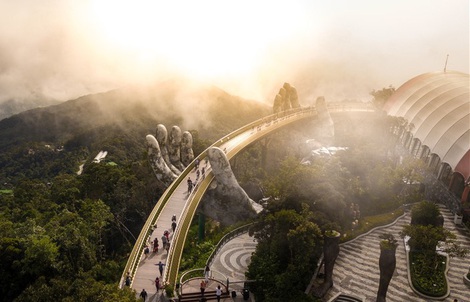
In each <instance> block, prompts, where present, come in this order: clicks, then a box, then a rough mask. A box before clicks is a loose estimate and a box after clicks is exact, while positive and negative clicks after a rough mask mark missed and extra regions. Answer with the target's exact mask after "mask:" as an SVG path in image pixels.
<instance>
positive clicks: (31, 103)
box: [0, 97, 60, 121]
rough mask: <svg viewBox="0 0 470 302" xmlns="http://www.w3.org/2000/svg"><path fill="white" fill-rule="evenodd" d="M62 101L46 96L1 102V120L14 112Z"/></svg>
mask: <svg viewBox="0 0 470 302" xmlns="http://www.w3.org/2000/svg"><path fill="white" fill-rule="evenodd" d="M59 103H60V101H57V100H49V99H45V98H41V97H38V98H32V99H28V100H19V99H10V100H6V101H3V102H1V103H0V121H1V120H3V119H4V118H7V117H10V116H12V115H14V114H17V113H20V112H23V111H26V110H30V109H34V108H38V107H45V106H50V105H56V104H59Z"/></svg>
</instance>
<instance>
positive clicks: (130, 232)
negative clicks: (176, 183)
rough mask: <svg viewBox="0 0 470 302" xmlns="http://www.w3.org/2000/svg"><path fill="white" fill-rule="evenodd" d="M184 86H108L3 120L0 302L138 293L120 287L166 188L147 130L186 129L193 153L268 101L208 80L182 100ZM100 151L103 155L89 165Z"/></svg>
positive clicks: (259, 112)
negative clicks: (152, 159) (151, 159)
mask: <svg viewBox="0 0 470 302" xmlns="http://www.w3.org/2000/svg"><path fill="white" fill-rule="evenodd" d="M182 87H183V86H182V85H181V83H178V82H172V83H165V84H162V85H160V86H158V85H157V86H156V87H151V88H145V89H144V88H142V89H124V90H120V91H119V90H116V91H110V92H107V93H102V94H96V95H89V96H84V97H81V98H79V99H76V100H71V101H68V102H64V103H61V104H59V105H56V106H51V107H44V108H37V109H34V110H30V111H28V112H23V113H21V114H18V115H15V116H11V117H9V118H7V119H4V120H1V121H0V255H2V257H0V258H1V259H0V271H1V272H2V274H1V276H0V282H2V283H1V284H2V286H1V288H0V295H1V297H2V298H1V300H5V301H11V300H15V299H16V300H18V301H53V300H55V301H134V300H135V295H134V294H133V293H132V292H131V291H130V290H128V289H125V290H119V289H118V287H117V285H118V282H119V279H120V277H121V274H122V271H123V267H124V265H125V262H126V261H127V256H128V254H129V252H130V250H131V248H132V246H133V244H134V242H135V238H136V237H137V236H138V234H139V232H140V230H141V227H142V225H143V223H144V221H145V219H146V218H147V216H148V214H149V213H150V211H151V209H152V208H153V206H154V204H155V202H156V201H157V200H158V198H159V196H160V195H161V193H162V192H163V190H164V189H165V188H164V187H163V186H162V184H160V183H158V182H157V180H156V179H155V177H154V175H153V172H152V171H151V169H150V167H149V165H148V162H147V158H146V146H145V136H146V135H147V134H153V133H154V132H155V127H156V125H157V124H158V123H162V124H164V125H166V126H167V127H171V126H173V125H179V126H180V127H181V128H182V129H183V130H188V127H189V131H191V133H192V134H193V139H194V145H193V149H194V152H195V154H199V153H200V152H201V151H203V150H204V149H205V148H206V147H207V146H208V145H209V144H210V143H212V142H213V141H214V140H215V139H217V138H219V137H221V136H223V135H225V134H227V133H229V132H230V131H232V130H235V129H236V128H237V127H239V126H241V125H244V124H246V123H248V122H251V121H253V120H255V119H257V118H259V117H260V116H263V115H264V114H266V113H267V109H268V106H264V105H262V104H259V103H254V102H249V101H246V100H242V99H240V98H238V97H234V96H231V95H229V94H227V93H225V92H223V91H221V90H218V89H216V88H213V87H200V88H197V89H194V91H193V92H194V94H191V93H190V92H189V91H185V93H187V95H191V96H192V102H186V100H184V101H183V104H184V106H183V105H182V104H181V103H180V100H179V94H180V90H181V89H182ZM188 93H189V94H188ZM196 109H198V110H196ZM195 112H197V113H196V114H195ZM212 123H217V127H215V126H214V124H212ZM194 128H196V129H197V130H194ZM100 150H105V151H107V152H108V155H107V157H106V158H105V159H104V160H103V161H101V162H100V163H92V160H93V157H94V156H95V155H96V154H97V153H98V152H99V151H100ZM80 167H82V168H83V169H81V168H80ZM80 170H82V171H81V174H80V173H78V171H80Z"/></svg>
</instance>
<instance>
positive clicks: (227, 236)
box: [206, 223, 253, 267]
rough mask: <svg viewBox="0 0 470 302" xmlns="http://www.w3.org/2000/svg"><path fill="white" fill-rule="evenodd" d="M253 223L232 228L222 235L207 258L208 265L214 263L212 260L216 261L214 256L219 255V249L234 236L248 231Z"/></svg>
mask: <svg viewBox="0 0 470 302" xmlns="http://www.w3.org/2000/svg"><path fill="white" fill-rule="evenodd" d="M252 225H253V223H249V224H245V225H243V226H241V227H238V228H236V229H234V230H232V231H231V232H229V233H227V234H225V235H224V237H222V238H221V239H220V240H219V242H218V243H217V245H216V246H215V247H214V249H213V250H212V253H211V254H210V256H209V258H207V261H206V266H208V267H210V266H211V265H212V261H214V258H215V256H216V255H217V253H218V252H219V250H220V249H221V248H222V247H223V246H224V245H225V244H226V243H227V242H229V241H230V240H232V239H233V238H235V237H237V236H240V235H241V234H244V233H246V232H248V229H249V228H250V226H252Z"/></svg>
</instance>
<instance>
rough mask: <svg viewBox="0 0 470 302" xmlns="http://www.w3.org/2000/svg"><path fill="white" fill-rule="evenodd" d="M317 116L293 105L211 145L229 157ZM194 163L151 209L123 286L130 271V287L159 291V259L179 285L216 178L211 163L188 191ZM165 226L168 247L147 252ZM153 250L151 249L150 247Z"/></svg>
mask: <svg viewBox="0 0 470 302" xmlns="http://www.w3.org/2000/svg"><path fill="white" fill-rule="evenodd" d="M328 110H329V112H330V113H334V112H354V111H356V112H370V111H374V109H373V108H372V107H371V106H370V105H369V104H365V103H333V104H329V107H328ZM316 116H317V111H316V110H315V108H314V107H309V108H298V109H292V110H289V111H284V112H282V113H279V114H274V115H270V116H267V117H264V118H262V119H259V120H257V121H255V122H253V123H250V124H248V125H245V126H244V127H242V128H240V129H238V130H236V131H234V132H232V133H230V134H229V135H227V136H225V137H223V138H222V139H221V140H219V141H217V142H216V143H214V144H213V145H212V146H211V147H219V148H221V149H222V150H226V155H227V158H228V159H230V158H232V157H233V156H235V155H236V154H237V153H238V152H240V151H241V150H243V149H244V148H245V147H246V146H248V145H250V144H251V143H253V142H255V141H257V140H259V139H261V138H263V137H264V136H266V135H268V134H270V133H272V132H274V131H276V130H279V129H280V128H282V127H284V126H287V125H289V124H291V123H294V122H297V121H300V120H302V119H305V118H312V117H316ZM206 155H207V150H205V151H204V152H202V153H201V154H200V155H199V156H198V157H197V159H199V161H200V163H201V164H200V166H204V165H205V159H206ZM195 160H196V159H195ZM194 164H195V161H193V162H192V163H191V164H190V165H189V166H188V167H187V168H186V169H185V170H184V171H183V172H182V173H181V175H180V176H179V177H178V178H177V179H176V180H175V181H173V183H172V184H171V185H170V186H169V187H168V188H167V190H166V191H165V192H164V193H163V195H162V196H161V198H160V199H159V201H158V202H157V204H156V205H155V207H154V209H153V210H152V212H151V213H150V215H149V217H148V219H147V221H146V222H145V224H144V226H143V228H142V231H141V233H140V235H139V237H138V238H137V241H136V243H135V245H134V248H133V250H132V252H131V254H130V256H129V259H128V262H127V264H126V267H125V269H124V271H123V274H122V277H121V282H120V286H121V287H122V286H124V280H125V278H126V275H127V274H129V275H130V276H131V280H132V281H131V287H132V288H133V289H135V290H136V292H137V294H139V293H140V291H141V290H142V289H143V288H144V289H145V290H146V291H147V292H148V293H149V296H150V298H152V295H154V294H155V292H156V289H155V283H154V280H155V278H156V277H157V276H160V273H159V270H158V265H157V264H158V263H159V262H160V261H161V262H162V263H163V264H165V265H164V271H163V274H162V276H161V277H160V283H161V284H164V283H165V284H168V285H169V286H171V287H173V288H174V287H175V286H176V282H177V275H178V270H179V263H180V260H181V255H182V252H183V247H184V243H185V240H186V236H187V231H188V229H189V226H190V224H191V221H192V219H193V217H194V214H195V212H196V208H197V206H198V204H199V202H200V200H201V197H202V196H203V195H204V192H205V191H206V189H207V188H208V186H209V184H210V182H211V181H212V179H213V174H212V171H211V169H210V164H209V165H208V166H207V168H206V178H205V179H204V180H202V181H200V182H199V183H198V184H197V186H196V188H195V189H193V191H192V193H191V194H188V192H187V183H186V180H187V178H188V177H191V179H192V180H195V179H196V173H195V169H194ZM173 215H176V217H177V227H176V230H175V232H172V230H171V217H172V216H173ZM154 225H157V228H156V229H154V230H153V226H154ZM165 230H168V231H169V232H170V241H171V245H170V248H169V250H168V251H166V250H162V249H159V251H158V252H157V253H155V254H154V253H152V251H151V252H150V254H148V255H145V254H144V247H145V245H149V247H151V246H152V245H151V243H152V241H153V240H154V238H158V240H159V242H160V247H161V237H162V235H163V232H164V231H165ZM150 250H152V249H151V248H150Z"/></svg>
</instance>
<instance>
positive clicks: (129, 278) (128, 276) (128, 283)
mask: <svg viewBox="0 0 470 302" xmlns="http://www.w3.org/2000/svg"><path fill="white" fill-rule="evenodd" d="M125 284H126V286H131V276H130V275H129V272H127V275H126V282H125Z"/></svg>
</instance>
